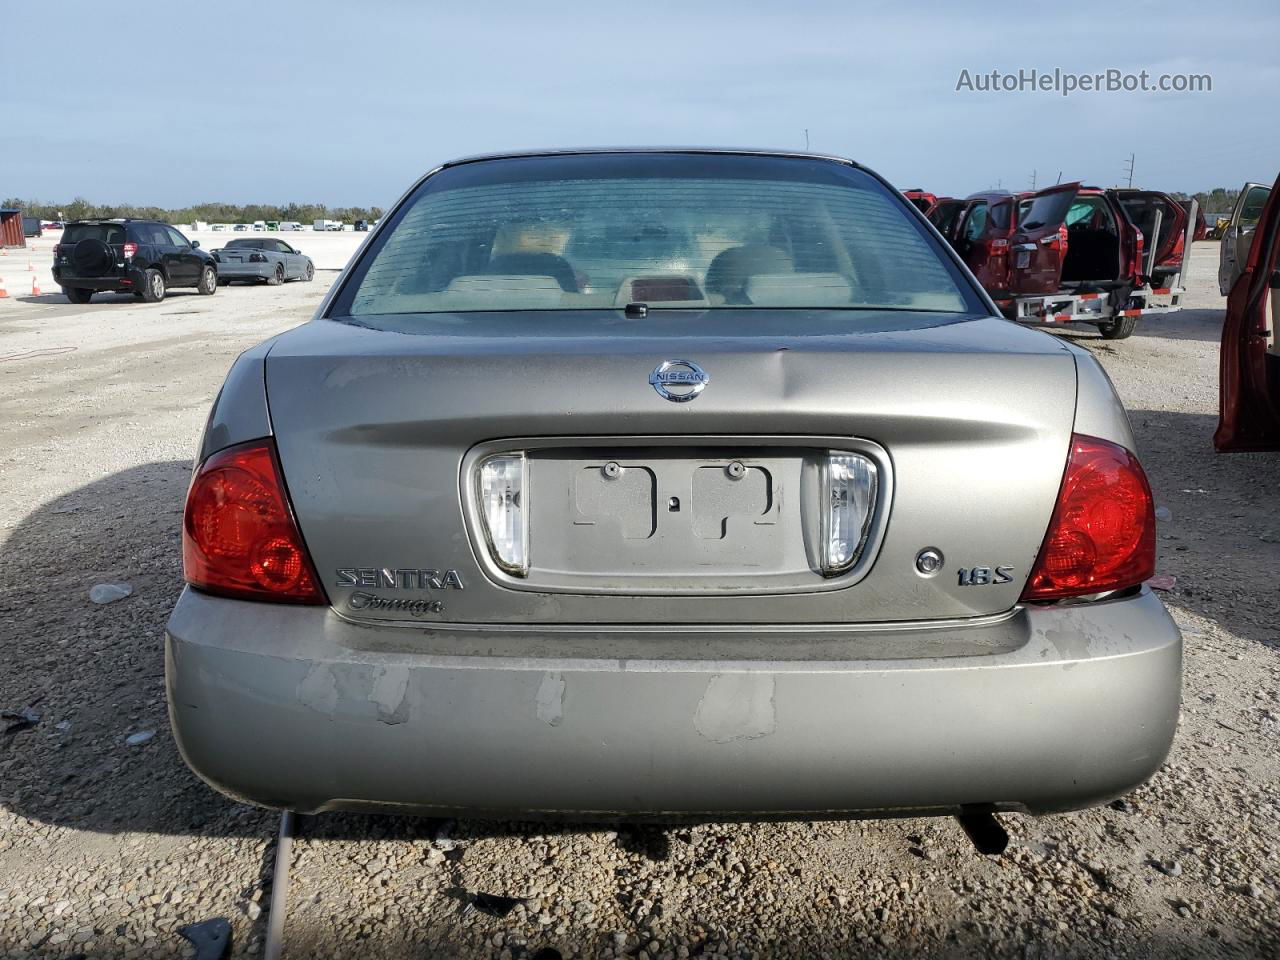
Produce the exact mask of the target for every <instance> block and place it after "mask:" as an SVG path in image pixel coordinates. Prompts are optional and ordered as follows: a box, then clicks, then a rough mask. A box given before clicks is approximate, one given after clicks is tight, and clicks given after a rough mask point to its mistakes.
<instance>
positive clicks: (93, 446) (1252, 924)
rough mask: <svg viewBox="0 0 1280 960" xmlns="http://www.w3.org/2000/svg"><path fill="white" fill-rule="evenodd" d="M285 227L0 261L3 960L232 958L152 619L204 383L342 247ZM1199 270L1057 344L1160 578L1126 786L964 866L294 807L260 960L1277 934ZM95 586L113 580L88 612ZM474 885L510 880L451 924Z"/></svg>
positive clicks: (1253, 541)
mask: <svg viewBox="0 0 1280 960" xmlns="http://www.w3.org/2000/svg"><path fill="white" fill-rule="evenodd" d="M201 239H202V240H203V242H204V244H205V246H206V247H207V246H211V245H217V243H218V241H220V240H223V239H225V237H223V236H222V235H219V234H213V235H211V236H210V237H209V238H204V237H201ZM291 239H296V241H297V243H298V245H299V246H300V247H302V248H303V249H304V250H306V251H307V252H308V253H310V254H312V255H313V256H314V257H315V258H316V261H317V267H318V268H319V272H318V273H317V276H316V281H315V282H313V283H310V284H306V283H295V284H288V285H286V286H283V287H272V288H266V287H260V288H254V289H249V288H244V287H231V288H227V289H223V290H221V291H219V293H218V294H217V295H216V296H214V297H211V298H206V297H200V296H197V295H195V293H194V292H190V293H187V292H175V293H174V294H173V295H172V296H171V297H170V298H169V299H167V300H166V301H165V302H163V303H162V304H158V305H144V304H139V303H137V302H136V301H134V300H133V299H132V298H131V297H119V298H115V297H104V298H102V299H103V302H102V303H101V304H99V303H96V302H95V303H93V304H91V305H89V306H87V307H81V306H73V305H71V304H68V303H67V302H66V301H65V299H64V298H63V297H62V296H61V295H59V294H56V293H55V292H51V291H56V287H54V286H53V285H52V283H51V278H48V276H47V273H41V271H42V270H43V269H44V265H45V264H47V259H48V252H47V251H48V246H49V244H48V242H44V243H42V244H41V245H40V248H38V249H37V254H36V256H37V258H38V259H39V260H40V264H41V265H40V268H39V269H38V270H35V271H32V273H31V274H27V275H26V276H28V277H29V276H31V275H35V276H36V277H37V278H38V282H39V283H40V285H41V286H42V287H43V288H44V290H45V291H46V292H45V293H44V294H43V295H41V296H36V297H32V296H24V295H22V290H23V287H22V286H19V285H17V284H15V283H14V282H13V278H14V277H15V276H18V277H20V278H21V277H22V274H21V273H14V272H12V271H13V269H14V267H15V266H17V267H18V269H19V270H22V269H24V268H25V264H23V263H22V262H21V260H19V261H17V263H16V264H15V263H14V262H13V261H14V258H13V257H9V258H7V260H0V276H3V277H4V278H5V280H7V281H9V290H10V294H11V297H10V299H8V300H0V411H2V413H0V423H3V432H2V433H0V542H3V544H4V555H5V556H7V557H8V558H9V559H8V561H7V562H6V565H7V568H8V570H9V573H8V574H6V575H5V576H4V577H3V578H0V639H2V640H3V643H2V644H0V708H3V709H4V710H8V711H20V710H21V709H22V708H24V707H28V706H29V707H31V709H32V710H33V711H34V712H35V713H38V714H39V715H40V717H39V721H38V723H36V724H35V725H34V726H30V727H28V728H27V729H22V730H15V731H13V732H10V733H0V955H2V956H4V957H33V958H34V957H49V958H54V957H60V958H68V957H72V956H74V955H87V956H90V957H153V956H154V957H178V956H186V955H189V954H190V948H188V947H186V946H185V945H184V944H183V942H182V941H181V940H180V939H179V937H178V936H177V934H176V932H175V931H176V929H177V928H178V927H179V926H181V925H183V924H185V923H190V922H194V921H198V920H203V919H206V918H208V917H213V916H226V917H229V918H230V919H231V921H232V924H233V926H234V949H233V953H234V955H235V956H252V955H254V954H256V953H259V952H260V951H261V938H262V936H263V935H264V932H265V924H266V916H265V912H264V910H263V907H265V904H266V901H267V897H268V895H269V890H268V884H269V878H270V869H271V864H272V858H273V853H274V835H275V830H276V826H277V818H276V817H275V816H274V815H272V814H269V813H266V812H263V811H260V810H257V809H251V808H247V807H242V806H238V805H236V804H234V803H232V802H231V801H229V800H226V799H224V798H222V797H221V796H219V795H217V794H215V793H213V792H212V791H210V790H209V789H208V788H206V787H205V786H204V785H203V784H201V783H200V782H199V781H197V780H196V779H195V777H194V776H193V775H192V774H191V773H189V772H188V770H187V768H186V767H185V766H184V765H183V763H182V761H181V759H180V758H179V757H178V755H177V752H176V750H175V748H174V745H173V742H172V740H171V739H170V737H169V734H168V729H167V720H166V713H165V703H164V691H163V661H162V656H161V635H162V630H163V626H164V621H165V618H166V617H167V615H168V612H169V609H170V607H171V606H172V604H173V601H174V599H175V597H176V595H177V593H178V590H179V588H180V584H181V569H180V562H179V555H178V529H179V520H180V516H181V506H182V498H183V494H184V492H185V486H186V482H187V478H188V474H189V470H190V467H191V460H190V458H191V456H192V454H193V452H194V447H195V442H196V438H197V436H198V433H199V431H200V427H201V424H202V421H203V418H204V416H205V414H206V413H207V411H208V407H209V403H210V401H211V398H212V397H213V394H214V392H215V391H216V390H217V387H218V385H219V384H220V382H221V380H222V377H223V375H224V373H225V372H226V369H227V367H228V365H229V364H230V362H231V360H232V358H233V357H234V356H235V354H236V353H238V352H239V351H240V350H242V349H244V348H245V347H247V346H249V345H251V344H253V343H255V342H257V341H258V340H261V339H262V338H264V337H266V336H269V335H271V334H273V333H275V332H278V331H280V330H282V329H285V328H287V327H290V326H292V325H294V324H296V323H298V322H300V321H303V320H305V319H306V318H307V317H308V316H309V315H310V313H311V311H312V310H313V309H314V307H315V305H316V303H317V301H318V299H319V298H320V296H321V295H322V293H323V291H324V290H325V288H326V287H327V285H328V284H329V283H330V282H332V279H333V278H334V276H336V274H335V273H334V272H333V270H335V269H336V268H338V267H340V266H341V264H342V262H343V261H344V260H345V258H346V257H347V256H349V254H350V253H351V251H352V250H354V248H355V246H356V244H358V243H359V242H360V240H361V239H363V237H362V235H350V234H347V235H341V234H334V235H330V236H313V235H310V234H298V235H293V236H292V237H291ZM1215 268H1216V247H1215V246H1214V245H1212V244H1198V245H1196V247H1195V250H1194V255H1193V276H1192V281H1191V286H1192V292H1191V294H1190V297H1189V299H1190V302H1191V304H1192V306H1193V307H1194V308H1195V309H1188V310H1185V311H1183V312H1182V313H1180V314H1175V315H1172V316H1170V317H1167V318H1158V317H1157V318H1151V319H1148V320H1144V321H1142V323H1141V325H1140V326H1139V332H1138V334H1137V335H1136V336H1135V337H1133V338H1132V339H1130V340H1126V341H1121V342H1115V343H1112V342H1107V341H1103V340H1101V339H1100V338H1098V337H1097V335H1096V334H1095V333H1093V332H1092V331H1090V330H1087V329H1084V330H1081V331H1079V332H1069V333H1065V334H1062V335H1064V336H1070V337H1073V338H1075V339H1078V341H1079V342H1081V343H1083V344H1085V345H1086V346H1087V347H1089V349H1091V350H1093V351H1094V352H1095V353H1096V354H1097V355H1098V356H1099V357H1100V358H1101V360H1102V362H1103V364H1104V365H1105V366H1106V368H1107V369H1108V371H1109V372H1110V374H1111V376H1112V378H1113V379H1114V381H1115V383H1116V385H1117V387H1118V389H1119V391H1120V393H1121V396H1122V397H1123V398H1124V401H1125V403H1126V405H1127V406H1128V408H1129V410H1130V415H1131V417H1132V419H1133V423H1134V427H1135V429H1136V432H1137V435H1138V440H1139V444H1140V447H1141V452H1142V454H1143V459H1144V462H1145V464H1146V466H1147V469H1148V471H1149V472H1150V475H1151V479H1152V483H1153V485H1154V487H1155V491H1156V497H1157V503H1158V504H1159V505H1160V506H1161V507H1163V508H1165V509H1167V510H1168V514H1167V518H1166V519H1164V520H1163V521H1162V524H1161V541H1160V572H1161V573H1163V574H1169V575H1172V576H1174V577H1176V580H1177V583H1176V586H1175V587H1174V588H1173V589H1172V590H1170V591H1168V592H1167V593H1165V599H1166V601H1167V602H1168V604H1169V606H1170V608H1171V609H1172V611H1173V614H1174V616H1175V617H1176V619H1177V620H1178V622H1179V623H1180V624H1181V626H1182V629H1183V632H1184V635H1185V637H1186V641H1187V659H1186V682H1185V687H1184V696H1183V717H1182V725H1181V730H1180V733H1179V737H1178V740H1177V743H1176V745H1175V747H1174V751H1173V754H1172V756H1171V758H1170V760H1169V763H1168V764H1167V765H1166V767H1165V768H1164V769H1163V770H1162V771H1161V772H1160V774H1158V775H1157V776H1156V778H1155V779H1154V780H1153V781H1152V782H1151V783H1150V784H1148V785H1146V786H1144V787H1143V788H1141V789H1140V790H1138V791H1137V792H1136V793H1134V794H1133V795H1131V796H1130V797H1129V798H1127V799H1126V800H1124V801H1119V802H1117V803H1116V804H1114V805H1112V806H1110V807H1105V808H1102V809H1098V810H1093V811H1089V812H1086V813H1082V814H1076V815H1071V816H1060V817H1051V818H1045V819H1039V820H1035V819H1031V818H1026V817H1006V818H1005V822H1006V825H1007V826H1008V828H1009V830H1010V833H1011V835H1012V837H1013V842H1012V844H1011V847H1010V850H1009V852H1008V853H1007V854H1005V855H1004V856H1003V857H1000V858H996V859H987V858H982V857H979V856H978V855H976V854H975V853H974V852H973V851H972V849H971V847H970V846H969V845H968V843H967V841H965V839H964V838H963V835H962V834H961V832H960V830H959V828H958V827H957V826H956V825H955V824H954V823H953V822H952V821H948V820H898V821H870V822H823V823H801V824H754V825H702V826H694V827H680V828H675V829H669V830H662V829H657V828H625V829H619V830H616V831H615V830H608V829H596V828H592V829H574V828H562V827H547V826H544V825H527V824H484V823H470V822H465V823H443V824H442V823H439V822H435V821H426V820H403V819H393V818H370V817H351V816H336V815H334V816H327V817H322V818H318V819H316V820H314V821H311V822H309V823H307V824H306V827H305V829H306V834H305V836H304V838H303V839H301V840H300V841H299V842H298V843H297V844H295V854H296V860H295V869H294V875H293V876H294V880H293V884H294V885H293V887H292V891H291V893H292V897H291V904H292V905H291V911H290V925H289V941H288V947H287V949H286V955H287V956H290V957H294V958H301V957H313V956H314V957H324V956H357V955H358V956H360V957H368V958H378V957H399V956H416V957H429V956H435V957H452V956H460V957H474V956H499V957H520V956H528V955H537V953H538V951H540V950H541V951H543V953H542V954H541V956H542V957H543V958H550V957H554V956H564V957H568V956H581V957H609V956H615V955H617V956H623V955H625V956H631V957H637V958H645V960H655V958H672V957H687V956H729V957H747V956H754V957H772V956H794V957H816V956H831V957H836V956H839V957H844V956H864V955H865V956H902V957H907V956H910V957H920V956H929V957H961V956H972V955H975V954H979V953H986V954H991V955H999V956H1012V957H1019V958H1040V957H1059V956H1071V957H1076V956H1079V957H1094V956H1096V957H1111V956H1135V957H1140V956H1141V957H1146V956H1151V957H1155V956H1159V957H1165V956H1223V957H1226V956H1258V957H1263V956H1269V957H1275V956H1278V955H1280V909H1278V905H1280V787H1278V786H1277V784H1280V760H1278V754H1277V750H1276V744H1277V734H1278V733H1280V625H1278V624H1280V620H1278V614H1280V591H1278V589H1277V588H1278V586H1280V584H1278V581H1277V577H1278V575H1280V574H1278V573H1277V571H1280V511H1278V510H1277V509H1276V494H1277V478H1280V455H1261V454H1259V455H1245V454H1238V455H1234V456H1219V455H1216V454H1215V453H1213V450H1212V446H1211V443H1210V437H1211V434H1212V431H1213V427H1214V424H1215V422H1216V410H1217V369H1218V367H1217V363H1218V361H1217V356H1218V337H1219V331H1220V328H1221V322H1222V300H1221V298H1220V297H1219V296H1218V295H1217V292H1216V286H1215V282H1214V270H1215ZM22 283H23V284H24V285H26V284H29V283H30V280H29V279H23V281H22ZM15 288H16V289H15ZM15 294H17V296H14V295H15ZM1161 516H1162V517H1165V516H1166V515H1165V514H1164V512H1163V511H1162V512H1161ZM101 583H127V584H129V585H130V587H131V588H132V593H131V594H130V595H129V596H127V597H125V598H123V599H119V600H116V601H115V602H111V603H107V604H98V603H94V602H92V601H91V599H90V595H89V594H90V588H91V587H93V586H95V585H96V584H101ZM15 723H16V722H15V721H5V722H4V724H3V725H0V731H2V730H4V728H5V727H6V726H11V725H15ZM153 731H154V734H153V735H151V736H147V734H149V733H151V732H153ZM139 741H140V742H139ZM246 748H247V749H251V748H252V745H249V744H247V745H246ZM476 891H483V892H487V893H491V894H500V895H505V896H512V897H522V898H528V899H527V902H525V903H523V904H522V905H520V906H517V907H516V908H515V909H514V910H513V911H512V912H511V913H509V914H508V915H507V916H505V917H493V916H488V915H485V914H484V913H471V914H469V915H464V912H463V907H464V905H465V904H466V903H467V901H468V899H469V896H470V894H472V893H474V892H476ZM260 905H261V906H260ZM548 950H551V951H556V952H547V951H548Z"/></svg>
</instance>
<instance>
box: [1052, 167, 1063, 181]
mask: <svg viewBox="0 0 1280 960" xmlns="http://www.w3.org/2000/svg"><path fill="white" fill-rule="evenodd" d="M1053 182H1054V183H1061V182H1062V171H1061V170H1059V171H1058V179H1057V180H1055V181H1053Z"/></svg>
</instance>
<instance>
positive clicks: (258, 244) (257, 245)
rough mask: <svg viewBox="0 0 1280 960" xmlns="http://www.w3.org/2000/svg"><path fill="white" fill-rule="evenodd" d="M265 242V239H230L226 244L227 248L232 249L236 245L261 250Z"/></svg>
mask: <svg viewBox="0 0 1280 960" xmlns="http://www.w3.org/2000/svg"><path fill="white" fill-rule="evenodd" d="M266 242H267V241H265V240H248V239H246V240H232V241H230V242H229V243H228V244H227V249H228V250H234V249H236V248H237V247H249V248H251V249H254V250H262V249H263V248H264V245H265V244H266Z"/></svg>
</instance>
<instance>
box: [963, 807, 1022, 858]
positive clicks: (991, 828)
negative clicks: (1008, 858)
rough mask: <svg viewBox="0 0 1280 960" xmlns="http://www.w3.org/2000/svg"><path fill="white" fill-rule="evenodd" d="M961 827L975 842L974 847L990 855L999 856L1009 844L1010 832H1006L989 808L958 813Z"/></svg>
mask: <svg viewBox="0 0 1280 960" xmlns="http://www.w3.org/2000/svg"><path fill="white" fill-rule="evenodd" d="M956 819H957V820H959V821H960V829H962V830H963V831H964V832H965V835H966V836H968V838H969V839H970V840H971V841H972V842H973V846H974V849H976V850H977V851H978V852H979V853H981V854H983V855H984V856H988V857H998V856H1000V854H1002V853H1004V851H1005V848H1007V847H1008V846H1009V834H1007V833H1006V832H1005V829H1004V827H1002V826H1001V825H1000V821H999V820H997V819H996V815H995V814H994V813H991V812H990V811H987V810H980V811H978V810H970V811H966V812H964V813H961V814H958V815H957V816H956Z"/></svg>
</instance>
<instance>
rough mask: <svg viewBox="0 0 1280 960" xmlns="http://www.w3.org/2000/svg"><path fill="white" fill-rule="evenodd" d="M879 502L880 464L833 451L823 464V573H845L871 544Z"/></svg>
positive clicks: (854, 455)
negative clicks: (878, 466)
mask: <svg viewBox="0 0 1280 960" xmlns="http://www.w3.org/2000/svg"><path fill="white" fill-rule="evenodd" d="M875 503H876V465H875V464H874V463H872V462H871V461H870V460H868V459H867V458H866V457H864V456H862V455H861V454H857V453H841V452H839V451H835V450H833V451H830V452H829V453H828V454H827V460H826V462H825V463H824V464H823V465H822V572H823V573H825V574H827V575H828V576H831V575H834V574H837V573H843V572H844V571H845V570H848V569H849V568H850V567H852V566H853V565H854V563H856V562H857V560H858V557H859V556H860V555H861V554H862V548H863V547H864V546H865V545H866V542H867V531H868V529H869V528H870V526H871V515H872V513H873V512H874V510H875Z"/></svg>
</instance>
